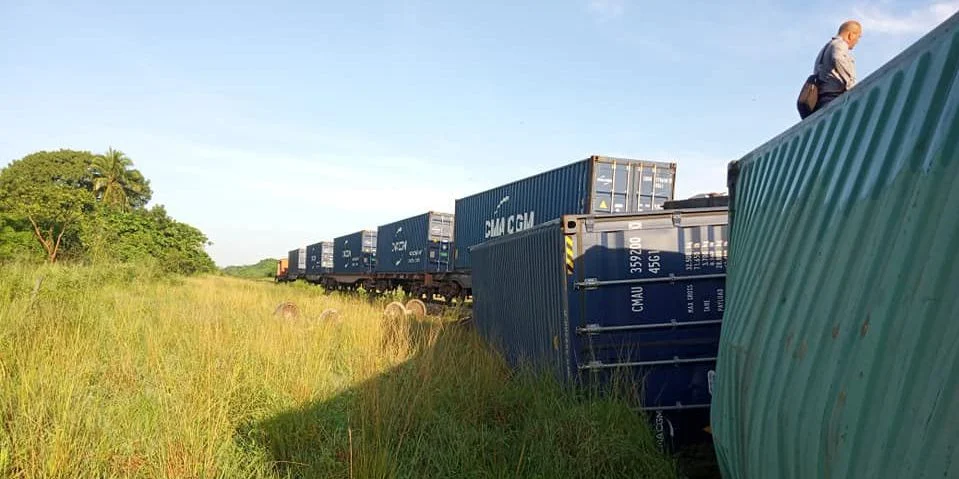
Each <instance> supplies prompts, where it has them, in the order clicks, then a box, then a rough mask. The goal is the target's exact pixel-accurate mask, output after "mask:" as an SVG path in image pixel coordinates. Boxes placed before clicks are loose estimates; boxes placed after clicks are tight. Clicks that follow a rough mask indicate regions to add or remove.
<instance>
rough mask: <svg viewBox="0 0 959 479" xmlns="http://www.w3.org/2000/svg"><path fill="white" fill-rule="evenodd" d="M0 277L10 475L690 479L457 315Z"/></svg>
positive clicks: (223, 291) (26, 274) (16, 268)
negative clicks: (514, 368) (519, 371)
mask: <svg viewBox="0 0 959 479" xmlns="http://www.w3.org/2000/svg"><path fill="white" fill-rule="evenodd" d="M0 268H2V272H0V476H3V477H15V478H19V477H150V478H154V477H177V478H179V477H231V478H232V477H321V478H322V477H343V478H347V477H355V478H366V477H371V478H379V477H489V478H499V477H544V478H551V477H675V475H676V473H675V464H674V462H673V461H672V460H670V459H668V458H665V457H663V456H661V455H660V454H658V453H657V451H656V449H655V446H654V442H653V439H652V436H651V434H650V433H649V431H648V429H647V427H646V424H645V422H644V420H643V418H642V417H640V416H638V415H636V414H635V413H633V412H631V411H630V410H629V408H628V406H627V405H626V404H625V403H624V402H620V401H616V400H613V399H601V400H600V399H593V400H588V399H585V398H583V397H582V396H581V395H576V394H573V393H571V392H569V391H568V390H565V389H563V388H561V387H559V386H558V385H557V384H555V383H554V382H552V381H551V380H549V379H545V378H542V377H535V376H530V375H512V374H511V373H510V371H509V369H508V368H507V367H506V366H505V364H504V363H503V362H502V361H501V359H499V358H498V357H497V356H496V355H495V354H493V353H492V352H491V351H490V350H489V349H487V348H486V347H485V346H484V345H483V343H482V341H480V340H479V338H478V337H477V336H476V335H475V333H474V332H472V331H470V330H469V329H468V328H464V327H462V326H456V325H455V324H454V323H453V322H451V321H450V320H449V319H448V318H433V317H431V318H426V319H422V320H418V319H405V320H397V321H390V320H386V319H385V318H384V317H383V315H382V313H381V311H382V303H378V302H377V301H372V302H370V301H365V300H363V299H361V298H357V297H346V296H339V295H333V294H325V293H323V292H321V290H320V289H319V288H316V287H304V286H302V285H298V284H295V285H276V284H269V283H262V282H254V281H244V280H239V279H233V278H226V277H213V276H209V277H203V278H189V279H176V278H167V277H163V276H159V275H155V274H152V273H151V271H150V270H144V269H136V268H132V267H121V266H118V267H112V268H103V267H101V268H97V269H93V268H83V267H69V266H67V267H64V266H54V267H49V266H45V267H41V268H39V269H37V268H35V267H32V266H30V267H28V266H23V265H12V266H11V265H3V266H0ZM40 277H42V278H43V280H42V283H40V284H39V287H37V284H38V283H37V278H40ZM284 301H292V302H293V303H295V304H296V305H297V307H298V310H299V315H298V317H296V318H285V317H283V316H277V315H274V314H273V312H274V309H275V308H276V306H277V305H278V304H280V303H282V302H284ZM330 308H332V309H336V310H337V311H338V313H339V315H338V317H337V318H336V319H334V320H330V319H323V320H321V319H320V314H321V313H322V312H323V311H324V310H326V309H330Z"/></svg>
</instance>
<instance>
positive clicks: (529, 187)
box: [454, 156, 676, 270]
mask: <svg viewBox="0 0 959 479" xmlns="http://www.w3.org/2000/svg"><path fill="white" fill-rule="evenodd" d="M675 177H676V164H675V163H663V162H656V161H646V160H634V159H627V158H612V157H605V156H592V157H589V158H587V159H585V160H580V161H577V162H575V163H570V164H568V165H565V166H562V167H560V168H556V169H553V170H549V171H546V172H543V173H540V174H537V175H534V176H530V177H528V178H524V179H521V180H518V181H514V182H512V183H508V184H505V185H502V186H499V187H496V188H493V189H490V190H487V191H484V192H481V193H476V194H474V195H471V196H467V197H465V198H460V199H458V200H456V245H455V254H454V256H455V259H454V261H455V266H456V269H457V270H468V269H470V267H471V261H470V251H469V249H470V248H471V247H473V246H476V245H478V244H480V243H483V242H484V241H487V240H489V239H491V238H497V237H500V236H506V235H510V234H513V233H517V232H520V231H523V230H526V229H529V228H532V227H533V226H535V225H537V224H539V223H545V222H547V221H550V220H554V219H557V218H559V217H560V216H563V215H567V214H590V213H597V214H602V213H634V212H640V211H652V210H658V209H662V205H663V203H665V202H666V201H669V200H671V199H673V194H674V190H675V181H674V180H675Z"/></svg>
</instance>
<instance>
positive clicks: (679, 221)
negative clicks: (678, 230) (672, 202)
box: [673, 212, 683, 226]
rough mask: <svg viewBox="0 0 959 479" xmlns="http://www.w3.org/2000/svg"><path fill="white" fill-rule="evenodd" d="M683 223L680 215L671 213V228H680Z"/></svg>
mask: <svg viewBox="0 0 959 479" xmlns="http://www.w3.org/2000/svg"><path fill="white" fill-rule="evenodd" d="M682 223H683V215H682V213H679V212H676V213H673V226H680V225H682Z"/></svg>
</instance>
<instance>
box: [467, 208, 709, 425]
mask: <svg viewBox="0 0 959 479" xmlns="http://www.w3.org/2000/svg"><path fill="white" fill-rule="evenodd" d="M726 222H727V214H726V210H725V209H722V208H720V209H701V210H675V211H670V212H657V213H646V214H636V215H613V216H566V217H565V218H564V219H562V220H558V221H554V222H549V223H546V224H543V225H540V226H536V227H533V228H531V229H529V230H526V231H523V232H520V233H516V234H514V235H510V236H507V237H501V238H497V239H494V240H491V241H489V242H486V243H484V244H482V245H479V246H476V247H474V248H473V249H472V252H473V254H474V259H473V300H474V305H473V317H474V322H475V323H476V326H477V329H478V330H479V331H480V333H481V334H482V335H483V336H484V337H486V338H488V339H489V340H490V341H491V342H492V343H493V344H495V345H496V346H497V347H498V348H499V349H500V350H501V351H503V353H504V355H505V356H506V358H507V359H508V360H509V361H510V363H511V364H513V365H520V364H523V363H524V362H527V363H530V364H531V365H533V366H535V367H538V368H545V369H549V370H551V371H553V373H554V374H555V375H556V376H557V377H558V378H560V379H562V380H564V381H580V382H588V383H605V382H607V381H609V380H610V378H611V376H612V375H614V374H617V373H621V374H629V375H633V377H634V378H636V379H640V380H641V381H642V384H643V386H644V392H643V395H642V398H641V400H642V402H643V404H644V405H645V407H646V408H648V409H651V410H655V411H657V414H659V415H660V416H661V418H662V419H665V420H666V421H669V422H672V423H673V430H674V431H675V432H676V434H677V437H675V439H677V440H679V441H680V442H688V441H692V440H694V439H695V438H698V439H703V438H704V436H705V433H704V432H703V430H702V428H703V427H705V426H706V425H707V424H708V418H709V413H708V408H709V405H710V387H711V378H712V376H713V368H714V365H715V360H716V353H717V349H718V343H719V331H720V323H721V319H722V315H723V309H724V305H725V291H724V290H725V286H724V284H725V279H724V277H725V268H726V257H725V251H726V231H727V228H726Z"/></svg>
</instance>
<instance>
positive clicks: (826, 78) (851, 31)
mask: <svg viewBox="0 0 959 479" xmlns="http://www.w3.org/2000/svg"><path fill="white" fill-rule="evenodd" d="M861 36H862V25H860V24H859V22H857V21H855V20H849V21H847V22H844V23H843V24H842V25H840V26H839V32H838V33H837V34H836V36H834V37H832V40H831V41H830V42H829V43H828V44H826V46H824V47H823V49H822V50H820V52H819V56H817V57H816V64H815V70H814V71H815V77H816V80H817V83H818V85H817V86H818V89H819V98H818V101H817V102H816V109H815V110H813V112H815V111H818V110H821V109H822V108H823V107H825V106H826V105H828V104H829V102H831V101H833V100H835V99H836V98H837V97H838V96H839V95H842V94H843V93H846V92H847V91H849V90H850V89H852V87H853V86H855V85H856V60H855V59H854V58H853V57H852V53H851V51H852V49H853V48H855V47H856V44H857V43H859V37H861Z"/></svg>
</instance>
